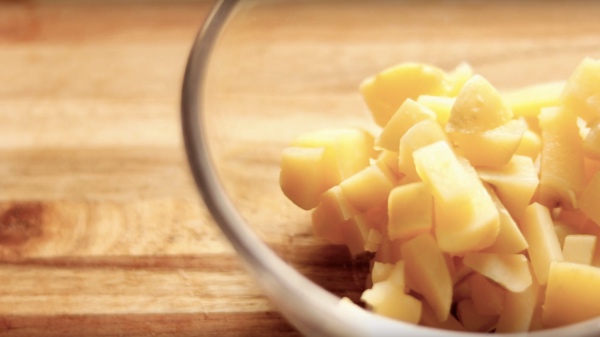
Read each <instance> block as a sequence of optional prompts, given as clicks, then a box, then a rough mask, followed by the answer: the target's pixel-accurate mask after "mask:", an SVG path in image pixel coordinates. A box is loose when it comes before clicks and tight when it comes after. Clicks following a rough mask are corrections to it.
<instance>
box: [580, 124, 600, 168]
mask: <svg viewBox="0 0 600 337" xmlns="http://www.w3.org/2000/svg"><path fill="white" fill-rule="evenodd" d="M583 153H584V155H585V156H586V157H588V158H590V159H594V160H600V123H598V122H596V123H594V124H592V125H591V127H590V130H589V132H588V133H587V135H586V136H585V138H584V140H583Z"/></svg>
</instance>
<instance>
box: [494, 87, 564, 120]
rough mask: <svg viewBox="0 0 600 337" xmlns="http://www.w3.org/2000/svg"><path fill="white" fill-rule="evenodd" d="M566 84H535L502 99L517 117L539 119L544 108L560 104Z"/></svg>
mask: <svg viewBox="0 0 600 337" xmlns="http://www.w3.org/2000/svg"><path fill="white" fill-rule="evenodd" d="M565 84H566V82H564V81H558V82H549V83H541V84H535V85H531V86H528V87H524V88H520V89H517V90H514V91H510V92H507V93H503V94H502V97H503V98H504V101H505V102H506V104H507V105H508V106H509V107H510V109H511V110H512V112H513V114H514V115H515V116H516V117H537V115H539V113H540V111H541V110H542V108H546V107H550V106H557V105H559V104H560V102H561V100H560V97H561V94H562V91H563V89H564V88H565Z"/></svg>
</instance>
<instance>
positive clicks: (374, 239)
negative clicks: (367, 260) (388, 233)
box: [364, 228, 383, 253]
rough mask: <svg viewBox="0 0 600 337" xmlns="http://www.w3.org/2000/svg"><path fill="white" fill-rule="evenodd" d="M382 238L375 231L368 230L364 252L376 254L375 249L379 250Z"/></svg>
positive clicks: (372, 229)
mask: <svg viewBox="0 0 600 337" xmlns="http://www.w3.org/2000/svg"><path fill="white" fill-rule="evenodd" d="M382 238H383V236H382V234H381V233H380V232H379V231H378V230H377V229H374V228H371V229H369V234H367V239H366V240H365V246H364V250H365V251H366V252H372V253H375V252H377V249H379V245H380V244H381V241H382Z"/></svg>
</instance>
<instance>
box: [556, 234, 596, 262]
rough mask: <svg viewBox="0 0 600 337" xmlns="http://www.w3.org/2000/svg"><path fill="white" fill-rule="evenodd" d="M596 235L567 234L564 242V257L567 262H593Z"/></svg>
mask: <svg viewBox="0 0 600 337" xmlns="http://www.w3.org/2000/svg"><path fill="white" fill-rule="evenodd" d="M597 240H598V238H597V237H596V236H595V235H574V234H572V235H567V236H565V240H564V244H563V250H562V253H563V257H564V261H566V262H573V263H581V264H587V265H590V264H592V259H593V258H594V252H595V250H596V241H597Z"/></svg>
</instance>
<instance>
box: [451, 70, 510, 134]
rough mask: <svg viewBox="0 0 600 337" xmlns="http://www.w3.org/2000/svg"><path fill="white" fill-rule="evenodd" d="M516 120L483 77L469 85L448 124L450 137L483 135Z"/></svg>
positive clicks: (477, 78) (457, 98)
mask: <svg viewBox="0 0 600 337" xmlns="http://www.w3.org/2000/svg"><path fill="white" fill-rule="evenodd" d="M512 117H513V114H512V112H511V111H510V108H509V107H508V106H507V105H506V104H505V103H504V101H503V100H502V97H500V94H499V93H498V91H496V89H495V88H494V87H493V86H492V85H491V84H490V83H489V82H488V81H487V80H486V79H485V78H483V77H482V76H480V75H474V76H473V77H471V79H470V80H469V81H468V82H467V83H465V85H464V87H463V88H462V90H461V91H460V93H459V94H458V96H457V97H456V102H455V103H454V105H453V106H452V111H451V113H450V118H449V119H448V123H447V124H446V131H447V132H449V133H454V132H458V133H466V134H469V133H481V132H484V131H488V130H492V129H495V128H497V127H499V126H501V125H504V124H506V123H507V122H508V121H509V120H511V118H512Z"/></svg>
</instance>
